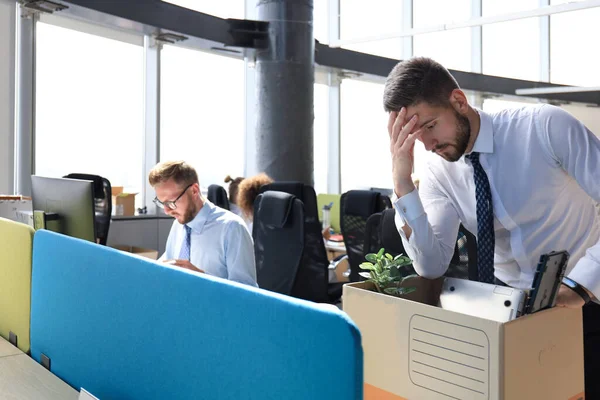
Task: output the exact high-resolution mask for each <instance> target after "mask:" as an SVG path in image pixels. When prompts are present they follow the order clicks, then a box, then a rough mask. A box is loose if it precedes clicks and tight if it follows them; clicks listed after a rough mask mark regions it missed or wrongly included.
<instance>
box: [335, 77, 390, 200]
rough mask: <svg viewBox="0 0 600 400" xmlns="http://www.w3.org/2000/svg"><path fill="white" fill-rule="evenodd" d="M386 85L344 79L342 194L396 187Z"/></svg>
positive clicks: (342, 95)
mask: <svg viewBox="0 0 600 400" xmlns="http://www.w3.org/2000/svg"><path fill="white" fill-rule="evenodd" d="M387 121H388V115H387V113H385V111H384V110H383V85H381V84H375V83H369V82H362V81H357V80H350V79H347V80H344V81H343V83H342V94H341V131H342V135H341V158H342V160H341V167H342V171H341V174H342V192H346V191H348V190H352V189H368V188H371V187H382V188H391V187H392V161H391V157H390V150H389V149H390V140H389V136H388V133H387Z"/></svg>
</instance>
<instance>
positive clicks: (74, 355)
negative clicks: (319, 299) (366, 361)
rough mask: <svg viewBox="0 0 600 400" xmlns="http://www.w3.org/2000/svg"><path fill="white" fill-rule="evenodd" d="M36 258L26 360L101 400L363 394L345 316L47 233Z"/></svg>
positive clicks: (354, 340)
mask: <svg viewBox="0 0 600 400" xmlns="http://www.w3.org/2000/svg"><path fill="white" fill-rule="evenodd" d="M33 258H34V264H33V277H32V297H31V301H32V307H31V323H32V326H31V343H32V346H31V355H32V357H33V358H34V359H35V360H36V361H40V360H41V356H42V354H44V355H45V356H46V357H48V358H49V359H50V370H51V372H53V373H54V374H55V375H57V376H58V377H59V378H61V379H63V380H64V381H65V382H67V383H68V384H70V385H71V386H73V387H75V388H77V389H79V388H80V387H84V388H86V389H87V390H88V391H90V392H91V393H93V394H94V395H95V396H97V397H98V398H100V399H149V400H152V399H222V400H234V399H235V400H237V399H249V400H255V399H256V400H258V399H289V400H305V399H317V400H320V399H323V400H324V399H339V400H342V399H362V395H363V389H362V388H363V384H364V381H363V373H362V371H363V360H362V348H361V343H360V333H359V331H358V329H357V328H356V326H355V325H354V323H353V322H352V321H351V320H350V319H349V318H348V317H347V316H346V315H345V314H343V313H342V312H340V311H338V310H325V309H323V308H322V307H320V306H318V305H314V304H311V303H309V302H305V301H301V300H297V299H293V298H291V297H287V296H282V295H279V294H277V293H271V292H268V291H266V290H261V289H257V288H252V287H249V286H247V285H241V284H238V283H236V282H231V281H226V280H224V279H220V278H216V277H211V276H209V275H205V274H196V273H192V272H189V271H186V270H182V269H179V268H176V267H172V266H168V265H165V264H160V263H157V262H153V261H151V260H147V259H143V258H141V257H135V256H133V255H129V254H126V253H123V252H119V251H117V250H114V249H111V248H108V247H104V246H95V245H93V244H92V243H88V242H84V241H82V240H78V239H75V238H71V237H67V236H64V235H58V234H54V233H52V232H48V231H43V230H40V231H38V232H36V236H35V245H34V257H33ZM82 260H85V265H82ZM290 334H291V336H290ZM332 338H335V340H331V339H332ZM331 360H335V362H336V364H339V365H343V366H344V367H343V368H339V369H332V368H331ZM299 377H301V379H299ZM332 382H335V384H332Z"/></svg>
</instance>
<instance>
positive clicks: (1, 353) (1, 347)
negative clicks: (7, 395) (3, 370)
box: [0, 336, 24, 392]
mask: <svg viewBox="0 0 600 400" xmlns="http://www.w3.org/2000/svg"><path fill="white" fill-rule="evenodd" d="M17 354H24V353H23V352H22V351H21V350H19V349H17V348H16V347H15V346H13V345H12V344H10V342H9V341H8V340H5V339H4V338H3V337H2V336H0V357H6V356H14V355H17ZM0 392H1V391H0Z"/></svg>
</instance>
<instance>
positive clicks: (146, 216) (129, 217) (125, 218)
mask: <svg viewBox="0 0 600 400" xmlns="http://www.w3.org/2000/svg"><path fill="white" fill-rule="evenodd" d="M110 219H111V220H112V221H132V220H133V221H136V220H142V219H170V220H173V217H170V216H168V215H167V214H165V213H159V214H136V215H112V216H111V217H110Z"/></svg>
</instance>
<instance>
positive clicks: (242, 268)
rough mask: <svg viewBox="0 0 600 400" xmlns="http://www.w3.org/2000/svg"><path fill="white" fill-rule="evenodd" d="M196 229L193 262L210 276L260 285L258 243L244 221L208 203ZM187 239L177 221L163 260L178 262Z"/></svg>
mask: <svg viewBox="0 0 600 400" xmlns="http://www.w3.org/2000/svg"><path fill="white" fill-rule="evenodd" d="M187 225H188V226H189V227H190V228H192V233H191V246H190V262H191V263H192V264H193V265H194V266H195V267H197V268H200V269H201V270H203V271H204V272H206V273H207V274H209V275H213V276H218V277H221V278H224V279H229V280H232V281H236V282H240V283H245V284H247V285H251V286H257V284H256V266H255V262H254V244H253V243H252V237H251V236H250V234H249V233H248V229H247V228H246V224H245V223H244V221H243V220H242V219H241V218H240V217H238V216H237V215H235V214H233V213H232V212H230V211H227V210H224V209H222V208H220V207H217V206H215V205H214V204H212V203H211V202H210V201H208V200H205V202H204V206H202V208H201V209H200V211H199V212H198V214H197V215H196V217H195V218H194V219H193V220H192V221H190V222H189V223H188V224H187ZM184 240H185V226H184V225H182V224H180V223H179V222H177V220H175V221H173V226H172V227H171V231H170V232H169V238H168V239H167V247H166V251H165V254H163V255H162V256H161V258H160V259H161V260H170V259H176V258H178V257H179V253H180V251H181V247H182V246H183V242H184Z"/></svg>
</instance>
